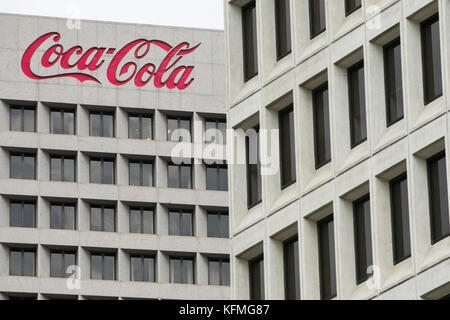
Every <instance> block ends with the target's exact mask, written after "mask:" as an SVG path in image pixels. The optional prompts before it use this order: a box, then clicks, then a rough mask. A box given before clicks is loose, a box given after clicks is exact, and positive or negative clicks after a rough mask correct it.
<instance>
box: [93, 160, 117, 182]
mask: <svg viewBox="0 0 450 320" xmlns="http://www.w3.org/2000/svg"><path fill="white" fill-rule="evenodd" d="M114 163H115V161H114V160H113V159H105V158H98V159H91V160H90V183H99V184H114V181H115V174H114V171H115V169H114Z"/></svg>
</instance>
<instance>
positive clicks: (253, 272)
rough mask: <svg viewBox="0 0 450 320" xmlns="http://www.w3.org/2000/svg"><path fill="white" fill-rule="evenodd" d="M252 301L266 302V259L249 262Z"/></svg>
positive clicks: (260, 258) (259, 258) (261, 257)
mask: <svg viewBox="0 0 450 320" xmlns="http://www.w3.org/2000/svg"><path fill="white" fill-rule="evenodd" d="M249 270H250V277H249V278H250V300H264V298H265V293H264V290H265V289H264V257H263V256H260V257H258V258H256V259H254V260H252V261H250V262H249Z"/></svg>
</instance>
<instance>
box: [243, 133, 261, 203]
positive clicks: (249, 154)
mask: <svg viewBox="0 0 450 320" xmlns="http://www.w3.org/2000/svg"><path fill="white" fill-rule="evenodd" d="M245 149H246V159H247V205H248V208H249V209H250V208H252V207H254V206H256V205H258V204H259V203H261V201H262V189H261V188H262V181H261V180H262V179H261V161H260V138H259V126H256V127H254V128H253V129H251V130H248V131H247V134H246V137H245Z"/></svg>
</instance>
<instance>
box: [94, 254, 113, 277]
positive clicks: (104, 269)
mask: <svg viewBox="0 0 450 320" xmlns="http://www.w3.org/2000/svg"><path fill="white" fill-rule="evenodd" d="M91 279H93V280H116V256H115V255H114V254H111V253H91Z"/></svg>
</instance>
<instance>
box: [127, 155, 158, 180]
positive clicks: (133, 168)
mask: <svg viewBox="0 0 450 320" xmlns="http://www.w3.org/2000/svg"><path fill="white" fill-rule="evenodd" d="M129 166H130V186H141V187H153V162H151V161H139V160H130V161H129Z"/></svg>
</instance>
